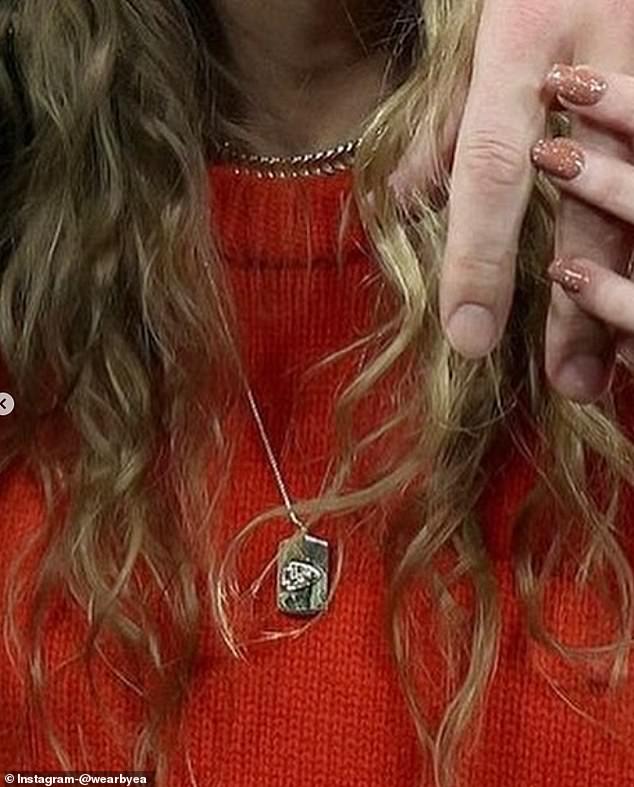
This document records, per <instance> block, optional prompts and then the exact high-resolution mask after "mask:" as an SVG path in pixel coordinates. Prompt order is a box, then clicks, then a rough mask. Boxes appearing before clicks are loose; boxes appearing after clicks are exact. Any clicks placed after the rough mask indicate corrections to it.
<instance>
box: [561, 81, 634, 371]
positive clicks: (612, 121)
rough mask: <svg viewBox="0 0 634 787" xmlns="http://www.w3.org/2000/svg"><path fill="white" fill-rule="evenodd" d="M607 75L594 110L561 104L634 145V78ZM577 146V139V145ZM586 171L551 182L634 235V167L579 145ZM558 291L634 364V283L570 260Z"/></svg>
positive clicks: (579, 259)
mask: <svg viewBox="0 0 634 787" xmlns="http://www.w3.org/2000/svg"><path fill="white" fill-rule="evenodd" d="M593 71H594V72H596V73H601V77H602V79H603V80H604V82H605V85H606V89H605V91H604V92H603V94H602V95H601V97H600V98H599V100H598V101H597V102H596V103H594V104H592V105H589V106H584V105H582V106H576V105H575V104H573V103H571V102H569V101H567V100H566V99H565V98H561V99H560V100H561V102H562V103H564V102H565V105H566V107H567V108H568V109H569V110H570V111H571V112H575V113H576V114H578V115H579V116H580V117H584V118H587V119H588V120H592V121H593V122H594V123H595V124H597V125H598V126H600V127H602V128H606V129H611V130H612V131H614V132H617V133H619V134H621V135H623V136H624V137H625V138H627V139H629V140H630V142H631V141H634V111H633V110H634V77H632V76H629V75H627V74H622V73H610V72H608V73H602V72H598V69H596V68H593ZM575 142H577V140H575ZM579 152H580V153H581V155H582V156H583V166H582V167H580V168H579V169H580V171H579V173H578V174H576V175H574V176H573V177H572V178H570V179H563V178H561V177H558V176H556V175H551V174H550V173H549V172H546V174H547V175H548V176H549V177H551V179H552V181H553V183H555V184H556V185H557V186H558V187H559V188H560V189H561V190H562V191H563V192H565V193H567V194H570V195H574V196H575V197H578V198H580V199H583V200H584V201H585V202H587V203H588V204H590V205H595V206H596V207H598V208H601V209H602V210H604V211H605V212H606V213H607V214H609V215H610V216H613V217H614V218H615V219H617V220H619V221H622V222H625V223H626V225H627V226H628V227H629V228H630V230H634V166H633V165H632V163H630V162H626V161H623V160H622V159H620V158H619V157H617V156H610V155H609V154H605V153H604V152H603V151H602V150H601V149H600V147H594V146H591V145H589V144H583V145H580V146H579ZM549 274H550V275H551V277H552V278H553V280H554V282H555V284H554V285H553V290H554V292H557V293H558V297H559V298H562V299H563V302H570V303H571V304H574V305H575V307H576V308H578V309H580V310H581V311H582V312H583V313H584V314H587V315H588V316H590V317H593V318H596V319H598V320H600V321H601V322H602V323H603V324H605V325H607V326H609V327H610V328H612V329H613V330H614V332H615V343H616V347H617V352H619V353H620V354H623V355H624V356H626V357H627V358H628V360H629V361H630V362H634V282H632V281H631V280H630V279H629V278H627V277H625V276H623V275H619V274H618V273H616V272H614V271H611V270H609V269H607V268H605V267H604V266H602V265H599V264H598V263H597V262H596V260H593V259H589V258H584V257H570V258H568V257H564V258H562V259H561V260H560V261H559V264H557V263H554V264H553V265H551V266H550V268H549Z"/></svg>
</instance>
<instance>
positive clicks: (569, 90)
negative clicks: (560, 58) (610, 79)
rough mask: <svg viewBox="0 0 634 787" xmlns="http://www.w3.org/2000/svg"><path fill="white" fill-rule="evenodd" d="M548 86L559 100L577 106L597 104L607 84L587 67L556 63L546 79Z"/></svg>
mask: <svg viewBox="0 0 634 787" xmlns="http://www.w3.org/2000/svg"><path fill="white" fill-rule="evenodd" d="M546 81H547V82H548V84H549V85H550V86H551V87H552V88H553V89H554V90H556V91H557V95H558V96H559V97H560V98H563V99H564V100H566V101H568V102H570V103H571V104H576V105H578V106H591V105H593V104H597V103H598V102H599V101H600V100H601V98H602V97H603V95H604V94H605V92H606V90H607V89H608V83H607V82H606V81H605V79H604V78H603V77H602V76H601V75H600V74H599V73H598V72H596V71H593V70H592V69H591V68H590V67H589V66H574V67H573V66H567V65H563V64H561V63H557V64H556V65H555V66H553V68H552V69H551V71H550V73H549V74H548V76H547V77H546Z"/></svg>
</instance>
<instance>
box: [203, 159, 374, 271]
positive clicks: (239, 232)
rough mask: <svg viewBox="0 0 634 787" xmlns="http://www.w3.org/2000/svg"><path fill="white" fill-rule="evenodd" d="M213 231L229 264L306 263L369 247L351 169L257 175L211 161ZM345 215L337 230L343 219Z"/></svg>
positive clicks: (329, 262) (331, 262)
mask: <svg viewBox="0 0 634 787" xmlns="http://www.w3.org/2000/svg"><path fill="white" fill-rule="evenodd" d="M208 171H209V180H210V209H211V221H212V229H213V232H214V237H215V239H216V241H217V243H218V246H219V248H220V251H221V253H222V255H223V258H224V259H225V261H226V262H227V264H229V265H232V266H238V267H247V268H252V267H253V268H297V267H300V268H306V267H316V266H333V267H334V266H336V265H337V262H338V254H339V255H340V260H341V263H342V264H346V262H348V261H349V260H350V259H351V258H354V257H358V254H359V253H360V252H361V253H362V254H367V253H369V244H368V241H367V238H366V236H365V233H364V231H363V228H362V226H361V222H360V220H359V216H358V212H357V210H356V205H355V203H354V200H353V198H352V183H353V180H352V170H350V169H345V170H341V171H340V172H337V173H335V174H333V175H307V176H302V177H299V178H267V177H263V178H260V177H257V176H256V175H255V174H252V173H247V172H237V171H236V170H235V167H234V166H232V165H231V164H230V163H224V162H223V163H212V164H210V166H209V169H208ZM344 214H345V215H346V216H347V217H348V218H347V220H346V222H345V229H344V232H343V233H341V231H340V227H341V219H342V216H344Z"/></svg>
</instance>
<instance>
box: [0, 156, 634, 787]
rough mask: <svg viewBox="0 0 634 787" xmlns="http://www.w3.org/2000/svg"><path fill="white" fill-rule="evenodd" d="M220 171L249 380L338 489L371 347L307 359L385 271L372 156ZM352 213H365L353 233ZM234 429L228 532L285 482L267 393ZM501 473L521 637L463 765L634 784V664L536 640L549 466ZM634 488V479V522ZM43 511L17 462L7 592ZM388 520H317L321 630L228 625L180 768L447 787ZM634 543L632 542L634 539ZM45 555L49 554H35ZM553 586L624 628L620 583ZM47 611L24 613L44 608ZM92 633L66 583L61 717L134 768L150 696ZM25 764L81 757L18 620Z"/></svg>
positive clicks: (376, 403)
mask: <svg viewBox="0 0 634 787" xmlns="http://www.w3.org/2000/svg"><path fill="white" fill-rule="evenodd" d="M209 174H210V183H211V211H210V214H211V219H212V222H213V224H214V233H215V235H216V237H217V240H218V246H219V249H220V251H221V254H222V264H223V265H225V266H226V272H227V280H228V283H229V285H230V288H231V292H232V297H233V300H234V302H235V304H236V315H237V323H238V325H237V328H238V331H239V336H238V340H239V342H240V349H241V352H242V354H243V357H244V360H245V366H246V369H247V371H248V374H249V380H250V383H251V385H252V388H253V391H254V393H255V395H256V398H257V401H258V404H259V406H260V409H261V412H262V416H263V420H264V423H265V425H266V429H267V432H268V434H269V437H270V439H271V444H272V447H273V450H274V451H275V453H276V455H277V457H278V459H279V462H280V465H281V468H282V472H283V475H284V479H285V481H286V483H287V486H288V488H289V491H290V492H291V495H292V496H293V497H295V498H309V497H312V496H315V495H317V494H318V493H319V491H320V488H321V487H322V485H323V483H324V478H325V477H326V474H327V472H328V470H329V466H330V462H331V459H332V452H333V448H334V446H335V432H334V423H333V413H334V410H333V403H334V401H335V399H336V397H337V395H338V394H339V393H340V392H341V390H342V386H343V384H344V382H345V381H349V380H351V379H353V376H354V373H355V372H356V371H357V369H358V367H359V364H360V362H361V360H362V355H363V354H362V351H361V350H355V351H354V352H351V353H348V354H346V355H344V356H342V357H341V358H340V359H337V360H336V361H335V362H333V363H332V364H330V365H327V366H325V367H323V368H321V369H319V370H317V371H315V372H314V373H312V374H307V370H308V369H309V367H311V365H313V364H315V362H317V361H318V360H319V359H321V358H323V357H325V356H326V355H328V354H329V353H332V352H334V351H336V350H340V349H343V348H344V347H346V346H347V345H349V344H351V343H352V342H353V341H354V340H355V339H358V338H360V337H361V336H363V335H364V331H366V330H367V329H368V327H369V326H370V325H371V318H372V316H373V314H374V310H375V308H376V302H377V301H376V299H377V293H378V292H379V290H380V283H381V280H382V276H381V272H380V269H379V266H378V263H377V260H376V258H375V256H374V255H373V254H372V252H371V248H370V245H369V242H368V240H367V238H366V237H365V236H364V233H363V231H362V229H361V227H360V224H359V222H358V220H357V219H356V217H355V212H354V209H353V206H352V203H351V201H350V195H351V184H352V175H351V172H350V171H344V172H340V173H337V174H336V175H333V176H330V177H324V176H310V177H303V178H300V179H297V180H290V179H267V178H263V179H259V178H257V177H255V176H254V175H249V174H245V173H236V172H234V171H233V169H232V168H231V166H230V165H229V164H214V165H212V166H211V167H210V173H209ZM348 211H350V213H349V215H350V217H351V221H350V224H349V227H348V231H346V232H345V233H339V226H340V219H341V216H342V214H343V213H345V212H348ZM389 393H390V391H389V386H387V387H386V386H383V389H382V393H381V394H380V395H379V396H378V397H377V398H376V399H375V400H373V402H372V404H371V406H369V408H368V409H369V410H371V412H372V414H373V415H374V416H375V418H377V419H378V418H380V417H383V415H385V414H386V413H388V412H389V400H390V396H389ZM231 433H232V440H233V442H234V445H235V451H234V455H233V459H232V465H231V476H230V482H229V484H228V487H227V492H226V494H225V495H224V502H223V516H222V522H221V523H220V533H221V537H222V538H221V540H222V539H224V543H227V540H228V539H229V538H231V537H232V536H234V535H235V534H236V533H238V532H239V531H240V529H241V528H242V527H243V526H244V524H245V523H246V522H247V521H248V520H249V519H250V518H252V517H253V516H255V515H256V514H257V513H258V512H260V511H263V510H265V509H266V508H269V507H272V506H275V505H279V504H280V502H281V501H280V498H279V493H278V490H277V487H276V484H275V481H274V478H273V474H272V472H271V468H270V466H269V464H268V462H267V460H266V457H265V454H264V451H263V447H262V444H261V441H260V436H259V434H258V432H257V429H256V426H255V424H254V421H253V418H252V414H251V413H250V410H249V407H248V403H247V402H246V400H245V402H244V403H243V404H242V405H241V406H240V407H239V408H238V411H237V412H235V413H234V414H233V419H232V423H231ZM487 472H488V483H487V487H486V490H485V494H484V497H483V499H482V500H481V507H480V515H481V521H482V527H483V533H484V539H485V543H486V546H487V549H488V550H489V553H490V554H491V557H492V564H493V569H494V571H495V576H496V580H497V583H498V587H499V602H500V605H501V611H502V627H501V632H500V637H501V640H500V642H501V645H500V651H499V655H498V659H497V664H496V669H495V674H494V677H493V680H492V683H491V686H490V689H489V691H488V693H487V696H486V703H485V706H484V711H483V712H482V714H481V716H480V717H479V719H478V724H477V730H476V733H477V734H475V735H474V736H472V737H471V738H470V739H469V745H468V747H467V749H466V751H465V753H464V756H463V758H462V759H461V761H460V764H459V766H458V781H457V785H458V787H625V786H626V785H634V746H633V745H632V741H634V711H633V710H632V709H633V708H634V682H633V681H632V680H631V679H630V678H628V681H627V682H626V684H625V686H624V687H622V688H621V690H620V692H619V693H618V694H614V695H612V694H611V693H610V692H609V691H606V686H605V676H604V675H602V674H599V673H597V674H591V675H587V674H586V673H587V670H586V672H583V670H581V672H580V671H579V670H576V669H574V668H573V667H571V666H569V665H568V664H567V663H566V662H565V661H564V660H562V659H561V658H559V657H558V656H556V655H553V654H552V653H551V652H549V651H548V650H547V649H546V648H545V647H544V646H543V645H538V644H536V643H534V642H532V641H531V639H530V638H529V636H528V635H527V632H526V628H525V625H524V624H523V622H522V621H523V617H522V614H521V609H520V604H519V601H518V593H517V589H516V585H515V578H514V572H513V562H512V559H511V525H512V522H513V519H514V517H515V514H516V513H517V511H518V509H519V506H520V505H521V503H522V501H523V500H524V498H525V496H526V494H527V492H528V491H529V490H530V488H531V487H532V485H533V483H534V481H535V473H534V470H533V468H532V467H531V466H530V463H529V462H528V461H527V460H525V459H524V458H523V457H522V456H520V454H519V453H518V452H517V451H516V450H515V449H514V447H513V446H512V445H511V444H509V445H504V446H501V447H500V448H499V451H498V452H497V453H496V454H495V455H494V456H493V457H492V459H491V461H490V462H489V465H488V468H487ZM360 473H361V475H363V472H362V471H360ZM631 504H632V500H631V498H628V499H627V500H626V504H625V509H624V530H625V531H627V526H628V516H627V509H628V508H629V510H630V511H631V510H633V509H632V508H631ZM43 511H44V508H43V497H42V493H41V490H40V489H39V488H38V486H37V484H36V483H35V480H34V477H33V475H32V474H31V473H29V472H27V470H26V469H25V468H23V467H15V468H11V469H10V470H9V471H7V472H6V473H5V474H4V475H3V476H2V477H1V478H0V533H1V537H0V584H1V586H2V587H1V589H2V594H3V595H2V598H3V599H4V598H5V597H6V592H7V583H8V582H9V581H10V575H9V572H8V569H9V565H10V563H11V562H12V560H13V559H14V557H15V555H16V554H17V553H18V552H19V551H20V550H21V549H22V547H23V544H24V541H25V539H27V538H28V537H29V535H30V534H31V533H32V531H33V530H34V529H35V528H37V527H38V523H39V522H40V521H41V518H42V516H43ZM384 515H385V516H387V514H384ZM377 516H378V515H377ZM629 519H630V521H629V527H630V529H632V528H633V527H634V523H632V522H631V516H630V517H629ZM372 526H373V521H372V517H366V518H364V516H363V515H362V514H359V515H346V516H343V517H340V518H338V519H337V518H331V517H325V518H324V519H323V521H320V522H318V523H316V525H315V527H314V530H315V533H316V534H317V535H320V536H322V537H325V538H328V539H330V540H331V542H332V543H333V545H334V544H335V543H339V540H340V541H341V543H342V544H343V545H344V548H343V559H342V571H341V576H340V580H339V582H338V585H337V587H336V591H335V593H334V596H333V599H332V603H331V605H330V607H329V608H328V610H327V612H326V613H325V614H324V615H323V616H322V617H321V618H320V619H319V620H318V621H317V622H316V623H315V624H314V625H311V626H309V627H308V628H307V629H306V631H304V632H303V634H302V635H301V636H298V637H284V638H277V639H268V640H267V639H266V638H263V637H260V638H259V641H258V638H257V637H256V636H254V637H253V640H254V641H253V643H252V645H251V646H250V647H249V649H248V658H247V659H245V660H238V659H236V658H235V657H234V656H232V655H231V654H230V653H229V652H228V650H227V649H226V648H225V647H224V646H223V645H222V643H221V640H220V638H219V637H218V636H217V634H216V632H215V631H214V630H213V628H212V625H211V622H210V623H209V625H208V626H207V627H206V629H205V630H204V631H203V634H202V638H201V645H200V653H199V657H198V659H197V662H196V670H195V674H194V676H193V683H192V688H191V692H190V695H189V698H188V700H187V705H186V708H185V713H184V739H183V740H184V741H185V743H184V745H183V746H182V748H180V749H179V750H178V752H177V753H176V755H175V757H174V759H173V762H172V765H171V771H170V778H169V783H170V784H172V785H174V786H175V787H176V786H177V785H178V786H179V787H180V786H181V785H193V786H195V785H199V786H200V787H203V786H204V787H212V786H213V787H283V786H284V785H290V784H293V785H302V787H433V785H434V781H433V774H432V768H431V758H430V757H429V755H428V754H427V753H426V752H425V751H424V750H423V749H421V746H420V744H419V743H418V740H417V734H416V727H415V724H414V722H413V720H412V717H411V714H410V712H409V710H408V707H407V704H406V701H405V699H404V696H403V693H402V690H401V687H400V685H399V679H398V673H397V669H396V665H395V660H394V657H393V655H392V649H391V645H390V633H389V629H388V627H387V625H386V584H387V579H388V575H389V560H388V558H387V556H386V554H384V553H383V551H382V550H381V549H380V548H378V547H377V542H376V540H374V539H373V538H372V537H371V536H370V530H371V528H372ZM291 533H292V526H291V525H290V524H289V522H288V521H287V520H285V518H284V517H276V518H274V519H272V520H270V521H268V522H267V523H266V524H265V525H264V526H262V528H261V529H259V530H257V531H256V533H255V535H254V537H253V538H252V539H250V540H249V541H248V542H247V543H246V544H245V546H244V551H243V554H242V556H241V559H240V561H239V563H238V568H239V580H240V585H241V587H243V588H245V587H248V586H249V584H250V583H251V582H253V581H254V580H255V579H256V578H257V577H259V576H260V575H261V573H262V571H263V569H264V568H265V566H267V564H269V563H271V561H272V559H273V558H274V556H275V554H276V550H277V546H278V544H279V542H280V540H281V539H283V538H285V537H288V536H289V535H290V534H291ZM626 541H627V539H626ZM626 548H627V549H628V551H629V554H630V556H631V547H630V545H629V542H627V543H626ZM31 569H32V566H31V564H30V563H27V564H25V565H24V567H23V569H22V570H23V571H29V570H31ZM274 573H275V572H274V569H273V570H272V571H270V572H269V573H268V574H267V575H266V577H265V580H264V581H263V583H262V585H261V588H260V591H259V592H258V593H257V594H256V595H255V596H254V597H253V598H252V599H251V600H250V601H249V602H248V604H246V607H247V612H245V613H244V615H243V622H245V621H246V622H245V625H246V628H245V630H252V633H253V634H254V635H257V634H258V633H260V634H261V633H262V632H264V631H286V630H289V629H290V628H292V627H296V626H297V625H301V623H302V621H299V622H294V621H292V620H290V619H289V618H287V617H285V616H284V615H283V614H282V613H280V612H279V611H278V610H277V609H276V605H275V577H274ZM464 598H465V599H466V600H468V592H465V594H464ZM543 604H544V609H545V616H546V620H547V623H548V625H549V627H550V628H551V629H552V630H553V631H556V632H557V634H558V635H559V636H561V637H562V638H563V639H564V641H566V642H569V643H570V644H576V645H580V644H592V643H594V642H596V641H599V642H600V641H602V637H604V636H606V631H607V635H609V634H610V629H609V627H608V628H606V626H607V624H606V619H607V613H606V611H605V608H604V606H602V602H601V601H600V600H599V599H598V598H597V597H595V596H594V595H593V594H591V593H588V592H581V593H580V592H579V590H578V588H577V586H576V584H575V578H574V576H573V575H568V574H565V573H562V574H561V575H560V574H556V575H555V576H554V577H553V578H552V579H551V581H550V583H549V585H548V591H547V592H546V594H545V597H544V599H543ZM413 605H414V606H413V609H414V611H415V614H414V615H413V616H412V620H413V629H412V634H411V649H412V655H413V659H414V662H415V664H416V665H417V669H416V670H415V675H416V680H417V687H418V691H419V693H420V696H421V707H422V708H423V711H424V713H425V714H426V717H427V719H428V721H429V722H430V723H431V724H432V725H435V724H437V723H438V721H439V720H440V718H441V715H442V712H443V708H444V705H445V702H446V699H447V691H448V688H450V686H449V683H448V679H447V675H446V669H445V667H444V660H443V655H442V652H441V648H440V646H439V643H440V641H441V640H440V634H439V628H438V624H437V622H436V618H435V617H434V616H433V614H432V610H431V608H430V607H429V606H428V604H427V597H426V595H425V594H424V593H422V592H421V594H420V598H416V599H415V600H414V601H413ZM26 614H27V613H24V615H23V616H22V618H21V617H20V615H18V620H21V619H22V622H23V623H24V622H25V621H26ZM3 619H4V613H3ZM85 631H86V614H85V612H82V610H80V609H79V608H78V607H77V606H76V605H75V604H74V603H73V601H72V599H69V598H68V597H66V596H63V595H61V596H60V598H59V599H58V600H52V602H51V610H50V615H49V616H48V617H47V619H46V628H45V643H46V650H45V653H46V662H47V666H48V668H49V670H50V674H49V681H50V686H49V690H48V694H47V710H48V714H49V718H50V721H51V724H52V725H53V729H54V731H55V734H56V736H57V739H58V741H59V743H60V746H61V747H62V749H63V750H64V751H65V752H66V753H67V754H68V756H69V765H70V766H72V767H73V768H76V769H77V770H82V771H88V770H103V771H118V770H125V769H129V768H130V761H131V752H132V746H133V743H134V739H135V735H136V734H137V733H138V730H139V725H140V722H141V719H142V716H141V707H142V705H141V701H140V699H139V697H138V695H137V694H136V693H135V691H134V690H133V689H132V688H131V687H130V685H129V684H128V683H127V682H126V681H124V680H122V679H121V676H120V674H118V673H117V671H116V669H109V668H108V666H107V665H105V664H104V663H103V662H101V661H100V660H96V661H94V663H93V680H94V684H95V688H96V690H97V698H96V697H95V695H94V694H93V692H92V689H91V684H90V679H89V675H88V673H87V671H86V667H85V665H84V664H83V662H82V661H81V659H78V658H77V655H78V651H79V648H80V645H81V643H82V641H83V637H84V635H85ZM122 658H124V654H122ZM111 666H112V665H111ZM114 666H115V667H116V666H117V665H114ZM128 666H129V665H128ZM124 671H125V670H121V672H124ZM566 698H567V699H566ZM18 770H30V771H33V770H38V771H58V770H60V763H59V761H58V760H57V758H56V757H55V754H54V751H53V749H52V747H51V745H50V743H49V741H48V739H47V737H46V735H45V730H44V728H43V726H42V725H41V724H39V723H38V722H37V717H36V714H35V713H34V712H33V710H32V709H29V708H28V707H26V705H25V688H24V676H23V675H21V674H20V672H19V670H17V669H16V668H15V666H14V664H13V663H12V659H11V658H10V656H9V653H8V649H7V647H6V645H5V640H4V639H3V645H2V647H1V648H0V773H5V772H8V771H18Z"/></svg>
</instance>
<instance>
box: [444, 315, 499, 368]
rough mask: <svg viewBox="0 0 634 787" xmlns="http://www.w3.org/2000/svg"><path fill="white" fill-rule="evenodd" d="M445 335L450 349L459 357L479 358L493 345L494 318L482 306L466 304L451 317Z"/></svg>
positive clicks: (494, 334)
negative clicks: (456, 352) (459, 355)
mask: <svg viewBox="0 0 634 787" xmlns="http://www.w3.org/2000/svg"><path fill="white" fill-rule="evenodd" d="M447 334H448V336H449V341H450V342H451V345H452V347H453V348H454V349H455V350H457V351H458V352H459V353H460V354H461V355H464V356H465V357H467V358H481V357H482V356H483V355H486V354H487V353H488V352H490V351H491V350H492V349H493V346H494V344H495V337H496V326H495V318H494V317H493V315H492V314H491V312H490V311H489V310H488V309H485V308H484V306H478V305H477V304H475V303H467V304H465V305H464V306H461V307H460V308H459V309H458V310H457V311H455V312H454V314H453V315H452V317H451V319H450V320H449V323H448V325H447Z"/></svg>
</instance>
